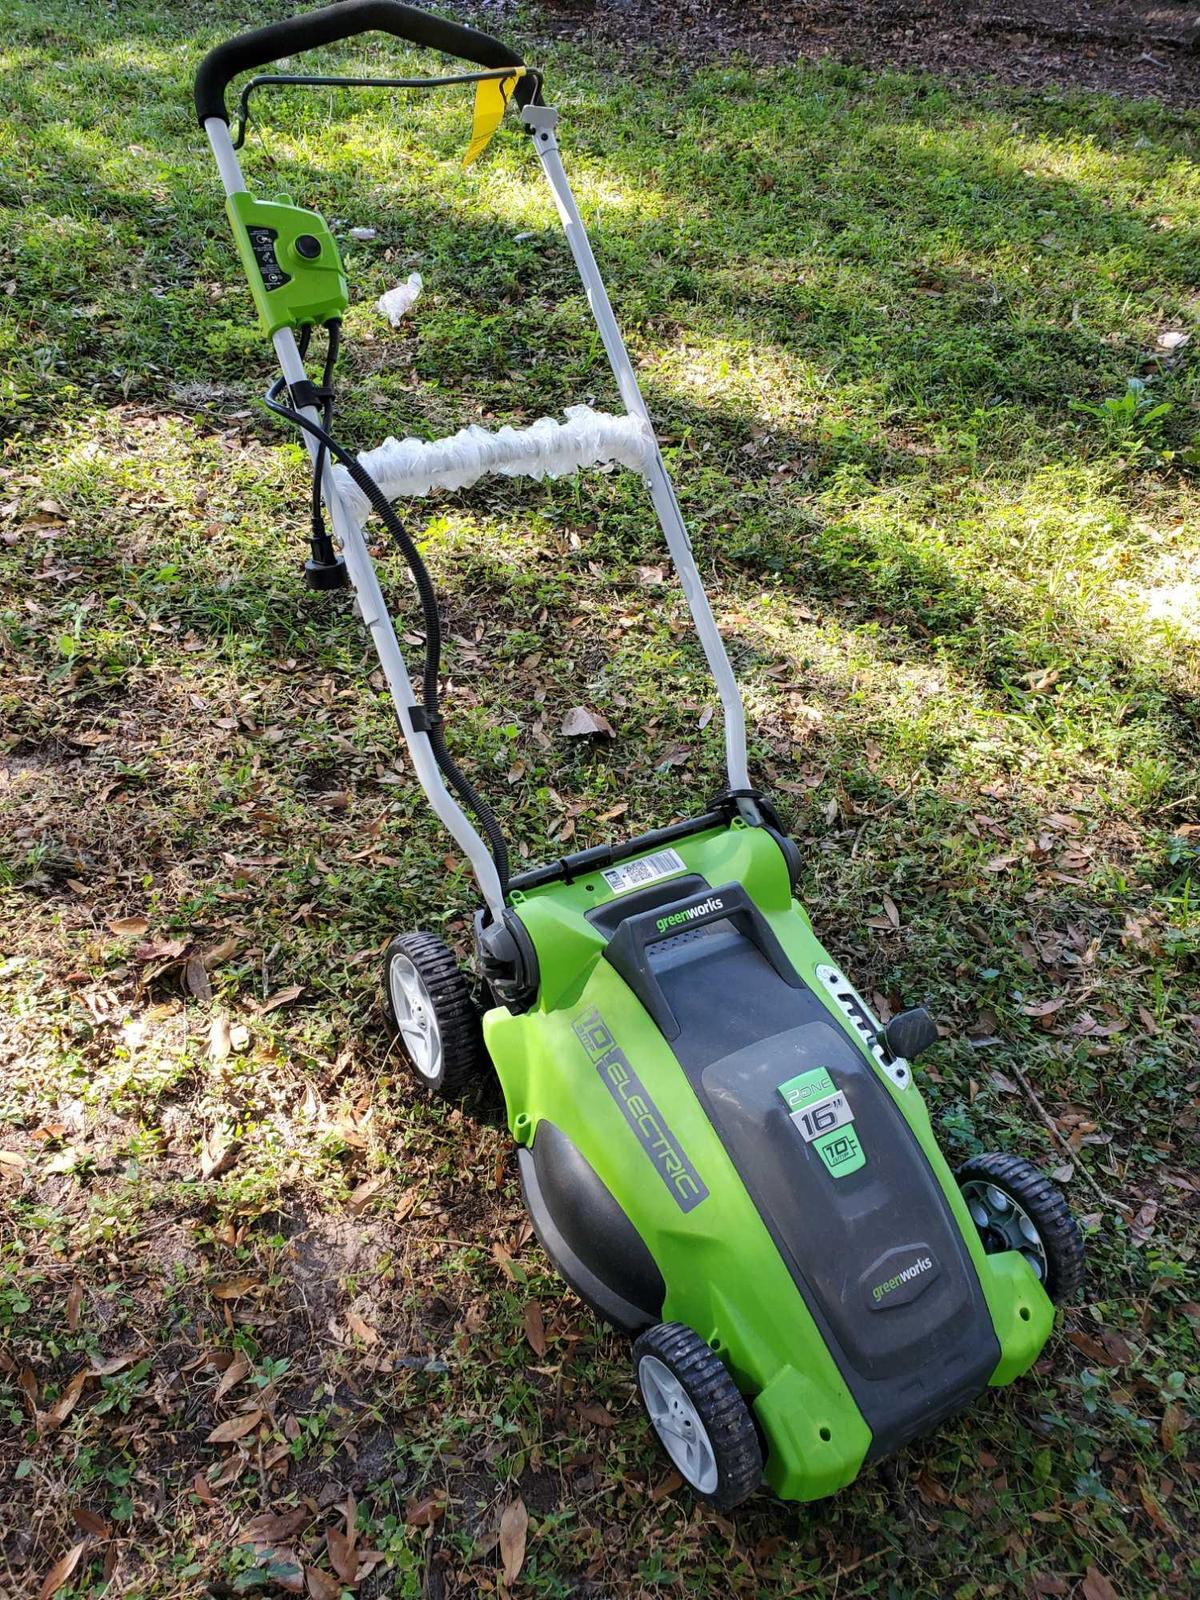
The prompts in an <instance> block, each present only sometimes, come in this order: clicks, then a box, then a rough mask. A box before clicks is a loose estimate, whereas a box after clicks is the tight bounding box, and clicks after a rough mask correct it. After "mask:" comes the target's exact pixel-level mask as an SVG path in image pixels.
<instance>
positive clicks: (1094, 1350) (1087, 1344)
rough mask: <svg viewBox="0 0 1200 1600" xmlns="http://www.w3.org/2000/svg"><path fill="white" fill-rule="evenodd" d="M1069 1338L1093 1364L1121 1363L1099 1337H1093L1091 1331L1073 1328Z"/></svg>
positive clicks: (1111, 1365) (1114, 1364)
mask: <svg viewBox="0 0 1200 1600" xmlns="http://www.w3.org/2000/svg"><path fill="white" fill-rule="evenodd" d="M1067 1338H1068V1339H1069V1340H1070V1341H1071V1343H1072V1344H1073V1345H1074V1346H1075V1348H1076V1350H1080V1351H1082V1352H1083V1354H1084V1355H1085V1356H1086V1357H1087V1359H1088V1360H1089V1361H1090V1362H1092V1363H1093V1365H1095V1366H1100V1367H1116V1366H1119V1365H1120V1362H1118V1361H1114V1360H1113V1358H1112V1356H1110V1355H1109V1353H1108V1351H1107V1350H1106V1349H1105V1348H1104V1346H1103V1345H1102V1344H1101V1343H1100V1341H1099V1339H1093V1338H1092V1336H1091V1334H1090V1333H1083V1332H1082V1331H1081V1330H1080V1329H1078V1328H1073V1329H1072V1330H1071V1332H1070V1333H1069V1334H1068V1335H1067Z"/></svg>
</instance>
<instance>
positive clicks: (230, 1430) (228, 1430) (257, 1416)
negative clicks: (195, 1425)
mask: <svg viewBox="0 0 1200 1600" xmlns="http://www.w3.org/2000/svg"><path fill="white" fill-rule="evenodd" d="M262 1418H263V1414H262V1412H261V1411H259V1410H254V1411H247V1412H245V1413H244V1414H243V1415H242V1416H240V1417H230V1419H229V1421H228V1422H219V1423H218V1424H217V1426H216V1427H215V1428H214V1429H213V1431H212V1432H211V1433H210V1434H209V1435H208V1438H207V1439H206V1440H205V1443H206V1444H232V1443H233V1442H234V1440H235V1439H244V1438H245V1437H246V1435H247V1434H248V1433H250V1432H252V1431H253V1430H254V1429H255V1428H257V1427H258V1425H259V1423H260V1422H261V1421H262Z"/></svg>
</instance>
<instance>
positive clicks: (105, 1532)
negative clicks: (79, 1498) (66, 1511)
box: [71, 1506, 112, 1539]
mask: <svg viewBox="0 0 1200 1600" xmlns="http://www.w3.org/2000/svg"><path fill="white" fill-rule="evenodd" d="M71 1515H72V1517H74V1519H75V1523H76V1525H77V1526H78V1527H80V1528H82V1529H83V1531H84V1533H91V1534H94V1535H95V1537H96V1538H97V1539H107V1538H108V1536H109V1534H110V1533H111V1532H112V1530H111V1528H110V1527H109V1525H108V1523H107V1522H105V1520H104V1518H103V1517H102V1516H101V1515H100V1514H99V1512H97V1511H93V1510H92V1509H91V1507H90V1506H72V1507H71Z"/></svg>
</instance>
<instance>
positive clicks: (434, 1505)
mask: <svg viewBox="0 0 1200 1600" xmlns="http://www.w3.org/2000/svg"><path fill="white" fill-rule="evenodd" d="M445 1511H446V1498H445V1496H444V1495H442V1494H429V1495H426V1496H425V1498H424V1499H423V1500H410V1501H409V1502H408V1504H407V1506H405V1508H404V1520H405V1522H407V1523H408V1525H409V1527H410V1528H432V1527H433V1525H434V1523H435V1522H436V1521H437V1519H438V1518H439V1517H441V1516H444V1515H445Z"/></svg>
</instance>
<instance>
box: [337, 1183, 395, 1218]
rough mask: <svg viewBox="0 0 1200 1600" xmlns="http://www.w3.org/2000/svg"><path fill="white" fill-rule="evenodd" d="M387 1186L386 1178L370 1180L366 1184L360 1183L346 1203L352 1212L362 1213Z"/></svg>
mask: <svg viewBox="0 0 1200 1600" xmlns="http://www.w3.org/2000/svg"><path fill="white" fill-rule="evenodd" d="M386 1184H387V1179H386V1178H368V1179H367V1180H366V1182H365V1183H360V1184H359V1186H358V1188H357V1189H355V1190H354V1192H353V1194H351V1196H350V1198H349V1199H348V1200H347V1201H346V1205H347V1207H348V1208H349V1209H350V1210H351V1211H362V1210H363V1209H364V1208H365V1207H366V1206H368V1205H369V1204H370V1202H371V1201H372V1200H374V1198H375V1196H376V1195H377V1194H378V1193H379V1191H380V1190H381V1189H382V1188H384V1187H385V1186H386Z"/></svg>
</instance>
